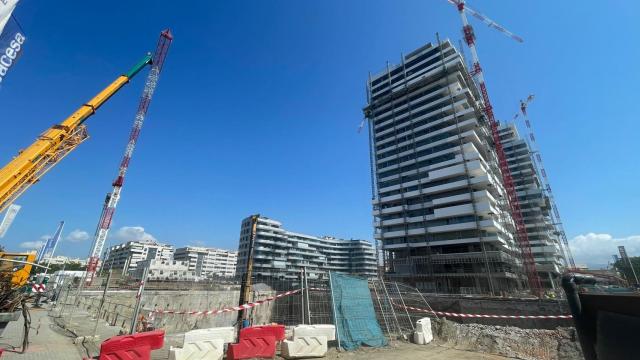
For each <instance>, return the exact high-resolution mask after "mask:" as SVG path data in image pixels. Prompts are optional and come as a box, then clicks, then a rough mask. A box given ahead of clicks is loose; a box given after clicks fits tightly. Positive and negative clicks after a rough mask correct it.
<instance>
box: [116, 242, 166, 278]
mask: <svg viewBox="0 0 640 360" xmlns="http://www.w3.org/2000/svg"><path fill="white" fill-rule="evenodd" d="M173 252H174V248H173V246H172V245H164V244H158V243H155V242H141V241H129V242H126V243H123V244H118V245H115V246H112V247H110V248H109V250H108V251H107V255H106V256H105V260H104V262H103V264H104V266H105V268H106V269H118V270H120V271H122V274H123V275H125V274H128V273H132V272H134V271H135V270H136V268H138V266H139V265H138V263H139V262H140V261H144V260H153V259H158V260H164V261H169V260H172V259H173Z"/></svg>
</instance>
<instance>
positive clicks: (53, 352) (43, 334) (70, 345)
mask: <svg viewBox="0 0 640 360" xmlns="http://www.w3.org/2000/svg"><path fill="white" fill-rule="evenodd" d="M65 318H66V319H65ZM60 325H63V326H65V327H68V329H63V328H62V327H61V326H60ZM94 328H95V320H93V319H92V318H91V317H90V316H89V315H88V314H86V313H83V312H75V313H74V314H73V317H72V318H71V319H69V318H67V316H65V317H63V318H59V317H58V313H57V312H56V311H55V310H54V311H49V310H48V309H47V307H45V308H43V309H31V331H30V336H29V338H30V344H29V348H28V349H27V351H26V352H25V353H24V354H20V353H18V352H17V351H19V350H20V347H21V341H22V333H23V320H22V318H21V319H20V320H18V321H14V322H12V323H10V324H9V326H8V327H7V329H6V330H5V332H4V334H3V335H2V336H0V347H1V348H4V349H6V350H5V352H4V354H3V355H2V359H3V360H4V359H22V360H40V359H51V360H69V359H82V358H83V357H87V352H89V353H90V355H91V356H95V355H97V352H96V351H97V350H98V346H96V345H95V344H93V343H92V342H91V341H90V340H87V341H85V342H84V344H83V343H82V341H79V342H77V343H76V344H74V339H75V338H76V337H77V336H90V335H93V331H94ZM118 331H119V329H118V328H116V327H112V326H108V325H106V324H105V323H104V322H101V323H100V324H99V326H98V327H97V333H98V335H99V336H100V337H101V338H102V339H105V338H107V337H109V336H113V335H116V334H117V332H118ZM178 342H179V336H175V335H168V336H167V337H166V341H165V347H164V348H163V349H161V350H156V351H154V352H153V355H152V358H153V359H157V360H160V359H168V358H169V346H171V345H173V346H176V345H177V343H178ZM391 358H393V359H395V360H409V359H433V360H439V359H443V360H444V359H465V360H475V359H478V360H480V359H482V360H494V359H495V360H498V359H509V358H506V357H502V356H496V355H489V354H482V353H477V352H471V351H464V350H455V349H450V348H446V347H442V346H438V345H415V344H410V343H406V342H402V341H394V342H392V344H391V345H389V346H388V347H385V348H380V349H374V348H361V349H360V350H357V351H350V352H345V351H342V352H338V351H337V350H336V349H335V348H334V349H330V350H329V353H328V354H327V357H326V359H349V360H365V359H366V360H382V359H391Z"/></svg>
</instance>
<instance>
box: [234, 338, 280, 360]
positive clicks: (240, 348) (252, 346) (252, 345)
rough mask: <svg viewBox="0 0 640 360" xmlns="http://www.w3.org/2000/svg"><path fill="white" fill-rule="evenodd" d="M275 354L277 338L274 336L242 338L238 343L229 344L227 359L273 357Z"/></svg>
mask: <svg viewBox="0 0 640 360" xmlns="http://www.w3.org/2000/svg"><path fill="white" fill-rule="evenodd" d="M275 356H276V338H275V337H273V336H265V337H254V338H244V339H243V338H240V341H239V342H238V343H237V344H229V348H228V349H227V360H240V359H251V358H263V359H264V358H266V359H271V358H274V357H275Z"/></svg>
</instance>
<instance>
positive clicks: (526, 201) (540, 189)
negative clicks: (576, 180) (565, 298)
mask: <svg viewBox="0 0 640 360" xmlns="http://www.w3.org/2000/svg"><path fill="white" fill-rule="evenodd" d="M499 134H500V140H501V142H502V145H503V148H504V152H505V155H506V156H507V162H508V163H509V169H510V170H511V176H512V177H513V183H514V186H515V188H516V192H517V195H518V200H519V203H520V209H521V211H522V217H523V220H524V224H525V227H526V230H527V235H528V238H529V244H530V245H531V253H532V254H533V257H534V260H535V262H536V270H537V272H538V275H539V276H540V281H541V283H542V286H543V287H544V288H547V289H555V288H557V287H559V285H560V284H559V281H560V275H561V274H562V272H563V271H564V268H565V267H566V265H567V262H566V260H565V258H566V257H565V253H564V248H563V246H562V240H561V238H560V231H559V229H558V228H556V225H555V224H554V220H553V218H552V207H551V200H550V198H549V196H548V195H547V194H546V192H545V189H544V186H543V183H542V181H541V178H540V176H539V174H538V171H537V168H536V165H535V162H534V160H533V157H532V156H533V154H532V151H531V149H530V147H529V145H528V144H527V142H526V141H525V140H524V139H522V138H521V137H520V135H519V134H518V130H517V128H516V126H515V125H514V124H508V125H502V126H500V128H499Z"/></svg>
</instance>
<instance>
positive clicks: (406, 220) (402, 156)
mask: <svg viewBox="0 0 640 360" xmlns="http://www.w3.org/2000/svg"><path fill="white" fill-rule="evenodd" d="M480 99H481V95H480V93H479V91H478V89H477V88H476V85H475V83H474V82H473V80H472V79H471V77H470V75H469V73H468V71H467V69H466V67H465V64H464V60H463V59H462V57H461V55H460V53H459V52H458V51H457V50H456V49H455V48H454V47H453V46H452V44H451V42H450V41H448V40H446V41H444V42H442V43H441V44H432V43H429V44H426V45H425V46H422V47H420V48H419V49H417V50H415V51H413V52H411V53H409V54H408V55H406V56H403V57H402V59H401V62H400V64H397V65H387V67H386V69H385V70H384V71H382V72H380V73H378V74H376V75H370V77H369V80H368V97H367V100H368V104H367V106H366V107H365V108H364V114H365V116H366V118H367V119H368V121H369V141H370V150H371V152H370V155H371V165H372V186H373V200H372V202H373V216H374V227H375V238H376V240H377V241H379V242H380V245H381V249H382V252H383V259H384V265H385V270H386V272H387V276H388V277H391V278H393V279H394V280H398V281H403V282H406V283H408V284H411V285H413V286H416V287H418V288H420V289H422V290H424V291H438V292H449V293H493V294H500V293H508V292H514V291H517V290H519V289H522V288H523V287H524V286H525V285H524V284H525V283H526V282H525V281H526V277H525V276H524V273H523V270H522V268H523V266H522V260H521V256H520V249H519V247H518V246H517V243H516V240H515V235H514V234H515V230H514V228H515V226H514V222H513V219H512V218H511V216H510V213H509V210H508V204H507V203H506V200H505V199H506V192H505V189H504V186H503V182H502V176H501V173H500V169H499V168H498V166H497V164H498V161H497V155H496V152H495V146H494V145H493V138H492V136H491V131H490V127H489V124H488V120H487V119H486V118H485V116H484V114H483V112H482V110H481V109H482V107H481V104H480Z"/></svg>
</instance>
